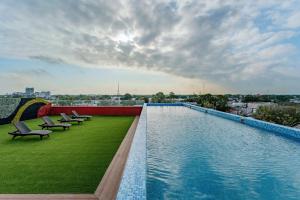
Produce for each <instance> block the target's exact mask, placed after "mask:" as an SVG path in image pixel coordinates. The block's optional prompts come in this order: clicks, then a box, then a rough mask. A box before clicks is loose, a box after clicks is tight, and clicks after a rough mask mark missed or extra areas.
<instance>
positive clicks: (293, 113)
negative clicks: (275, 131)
mask: <svg viewBox="0 0 300 200" xmlns="http://www.w3.org/2000/svg"><path fill="white" fill-rule="evenodd" d="M253 117H254V118H256V119H260V120H264V121H268V122H273V123H276V124H282V125H286V126H295V125H297V124H299V123H300V112H298V111H297V109H296V108H295V107H293V106H261V107H259V108H258V109H257V111H256V112H255V113H254V115H253Z"/></svg>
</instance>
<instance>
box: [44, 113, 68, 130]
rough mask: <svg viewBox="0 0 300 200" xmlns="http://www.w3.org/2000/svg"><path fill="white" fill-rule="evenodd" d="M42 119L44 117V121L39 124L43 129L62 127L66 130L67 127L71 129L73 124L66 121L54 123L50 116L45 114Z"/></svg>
mask: <svg viewBox="0 0 300 200" xmlns="http://www.w3.org/2000/svg"><path fill="white" fill-rule="evenodd" d="M42 119H43V121H44V123H43V124H41V125H39V126H41V127H42V129H44V128H46V129H48V128H56V127H62V128H63V129H64V130H66V129H67V128H68V129H69V128H70V127H71V126H72V125H71V124H66V123H59V124H58V123H54V122H53V121H52V120H51V119H50V117H48V116H44V117H43V118H42Z"/></svg>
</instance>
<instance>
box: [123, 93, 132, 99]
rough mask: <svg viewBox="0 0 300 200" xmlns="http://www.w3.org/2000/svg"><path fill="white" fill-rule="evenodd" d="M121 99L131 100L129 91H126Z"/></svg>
mask: <svg viewBox="0 0 300 200" xmlns="http://www.w3.org/2000/svg"><path fill="white" fill-rule="evenodd" d="M123 99H124V100H131V99H132V95H131V94H129V93H126V94H124V96H123Z"/></svg>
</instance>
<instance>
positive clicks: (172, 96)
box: [168, 92, 176, 99]
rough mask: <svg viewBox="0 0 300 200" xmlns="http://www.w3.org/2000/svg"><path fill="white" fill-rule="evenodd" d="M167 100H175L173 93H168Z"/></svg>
mask: <svg viewBox="0 0 300 200" xmlns="http://www.w3.org/2000/svg"><path fill="white" fill-rule="evenodd" d="M168 98H169V99H175V98H176V95H175V93H174V92H170V93H169V96H168Z"/></svg>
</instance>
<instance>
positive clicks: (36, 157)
mask: <svg viewBox="0 0 300 200" xmlns="http://www.w3.org/2000/svg"><path fill="white" fill-rule="evenodd" d="M52 119H53V120H55V121H56V120H57V119H58V117H57V116H53V117H52ZM133 120H134V117H133V116H94V117H93V119H92V120H91V121H85V122H84V123H83V124H82V125H73V126H72V127H71V129H70V130H66V131H63V130H62V129H54V132H53V133H52V134H51V135H50V137H49V138H44V139H43V140H40V138H39V137H35V136H28V137H21V138H16V139H14V140H12V139H11V136H9V135H8V134H7V133H8V132H10V131H13V130H15V128H14V127H13V126H12V125H10V124H7V125H1V126H0V133H1V134H0V146H1V148H0V157H1V162H0V171H1V175H0V193H2V194H26V193H30V194H34V193H37V194H38V193H40V194H50V193H56V194H57V193H64V194H79V193H81V194H82V193H87V194H88V193H89V194H92V193H94V192H95V190H96V188H97V186H98V184H99V182H100V180H101V178H102V177H103V175H104V173H105V171H106V169H107V167H108V166H109V164H110V162H111V160H112V159H113V157H114V155H115V153H116V152H117V150H118V147H119V145H120V143H121V142H122V140H123V138H124V136H125V135H126V133H127V130H128V129H129V127H130V125H131V123H132V122H133ZM26 124H28V125H29V126H30V128H32V129H40V127H38V124H41V120H40V119H34V120H28V121H26Z"/></svg>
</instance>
